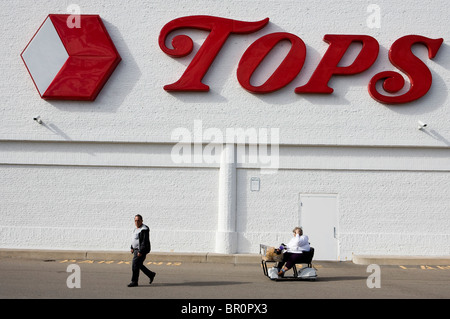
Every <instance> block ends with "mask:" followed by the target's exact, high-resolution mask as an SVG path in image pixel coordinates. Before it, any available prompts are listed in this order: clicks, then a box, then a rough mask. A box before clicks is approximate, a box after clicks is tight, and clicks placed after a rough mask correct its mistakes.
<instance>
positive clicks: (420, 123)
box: [417, 121, 428, 130]
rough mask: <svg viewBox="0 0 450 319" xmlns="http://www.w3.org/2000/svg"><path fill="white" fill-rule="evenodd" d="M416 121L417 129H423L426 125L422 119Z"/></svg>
mask: <svg viewBox="0 0 450 319" xmlns="http://www.w3.org/2000/svg"><path fill="white" fill-rule="evenodd" d="M418 123H419V126H418V127H417V129H419V130H421V129H424V128H425V127H427V126H428V124H427V123H424V122H422V121H419V122H418Z"/></svg>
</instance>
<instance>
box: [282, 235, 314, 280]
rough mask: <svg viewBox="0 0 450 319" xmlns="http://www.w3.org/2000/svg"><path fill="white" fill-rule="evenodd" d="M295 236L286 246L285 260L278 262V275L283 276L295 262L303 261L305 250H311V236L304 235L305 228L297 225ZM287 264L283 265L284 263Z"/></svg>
mask: <svg viewBox="0 0 450 319" xmlns="http://www.w3.org/2000/svg"><path fill="white" fill-rule="evenodd" d="M293 232H294V238H292V239H291V240H290V241H289V243H288V244H287V245H286V246H285V252H284V255H283V262H280V263H278V266H277V268H278V270H279V271H278V276H281V277H283V276H284V273H285V272H286V271H288V270H289V269H291V268H292V267H293V266H294V265H295V264H297V263H301V262H302V259H303V252H304V251H309V250H310V249H311V247H310V246H309V238H308V236H306V235H303V230H302V229H301V228H300V227H295V228H294V230H293ZM285 263H286V265H285V266H284V267H283V265H284V264H285Z"/></svg>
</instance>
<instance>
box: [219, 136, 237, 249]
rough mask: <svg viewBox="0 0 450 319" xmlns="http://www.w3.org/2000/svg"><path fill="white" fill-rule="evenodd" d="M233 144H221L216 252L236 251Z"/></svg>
mask: <svg viewBox="0 0 450 319" xmlns="http://www.w3.org/2000/svg"><path fill="white" fill-rule="evenodd" d="M235 156H236V155H235V145H234V144H226V145H224V146H223V149H222V154H221V158H220V171H219V207H218V208H219V209H218V223H217V233H216V253H220V254H234V253H236V252H237V233H236V161H235Z"/></svg>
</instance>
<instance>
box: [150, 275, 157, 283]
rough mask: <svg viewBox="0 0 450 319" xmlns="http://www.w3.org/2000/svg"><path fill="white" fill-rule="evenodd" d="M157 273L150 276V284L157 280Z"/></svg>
mask: <svg viewBox="0 0 450 319" xmlns="http://www.w3.org/2000/svg"><path fill="white" fill-rule="evenodd" d="M155 276H156V273H155V272H154V273H153V274H151V276H150V284H151V283H152V282H153V279H155Z"/></svg>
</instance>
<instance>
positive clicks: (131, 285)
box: [128, 282, 138, 287]
mask: <svg viewBox="0 0 450 319" xmlns="http://www.w3.org/2000/svg"><path fill="white" fill-rule="evenodd" d="M137 286H138V283H137V282H130V283H129V284H128V287H137Z"/></svg>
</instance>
